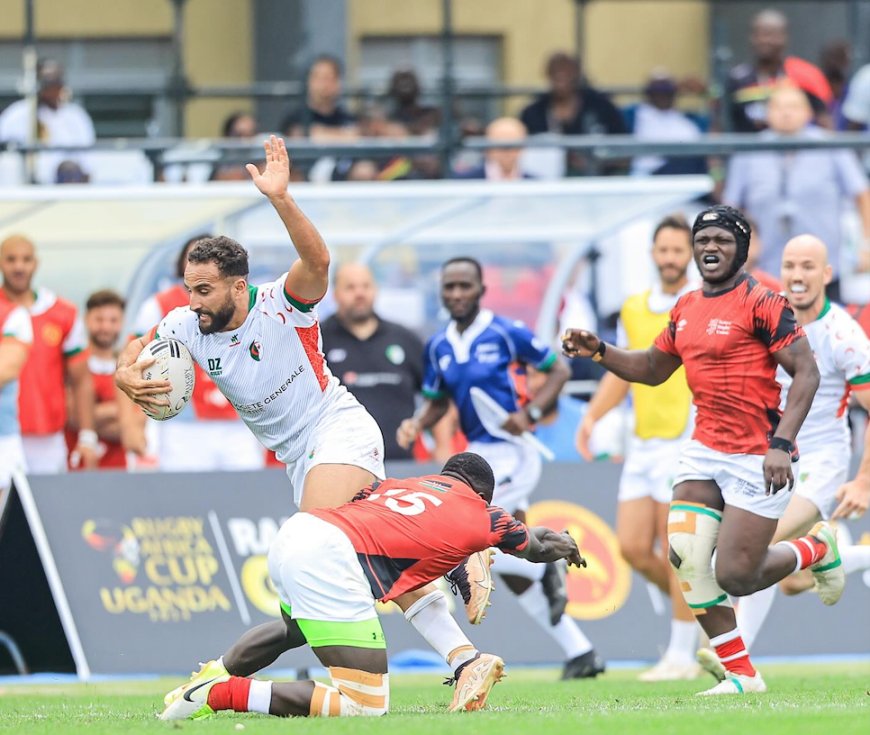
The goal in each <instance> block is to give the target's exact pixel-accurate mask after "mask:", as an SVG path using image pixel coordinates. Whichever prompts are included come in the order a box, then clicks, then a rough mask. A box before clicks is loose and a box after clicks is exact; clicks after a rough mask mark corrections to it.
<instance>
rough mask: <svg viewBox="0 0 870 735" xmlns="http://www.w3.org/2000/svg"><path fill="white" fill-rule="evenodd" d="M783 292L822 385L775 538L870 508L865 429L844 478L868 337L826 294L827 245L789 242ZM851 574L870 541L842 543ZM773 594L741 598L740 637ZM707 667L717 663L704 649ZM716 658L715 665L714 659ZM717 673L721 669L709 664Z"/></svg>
mask: <svg viewBox="0 0 870 735" xmlns="http://www.w3.org/2000/svg"><path fill="white" fill-rule="evenodd" d="M781 275H782V282H783V284H784V286H785V295H786V297H787V298H788V300H789V302H790V303H791V305H792V308H793V309H794V311H795V316H796V317H797V321H798V324H800V325H801V326H802V327H803V329H804V331H805V332H806V335H807V339H808V340H809V343H810V347H811V348H812V351H813V356H814V357H815V359H816V363H817V364H818V366H819V373H820V374H821V382H820V385H819V389H818V390H817V391H816V395H815V398H814V399H813V405H812V406H811V407H810V412H809V414H808V415H807V418H806V420H805V421H804V423H803V425H802V426H801V430H800V432H799V433H798V436H797V438H798V445H799V446H800V452H801V461H800V472H799V473H798V480H797V483H796V486H795V492H794V495H793V496H792V498H791V500H790V501H789V504H788V508H786V511H785V514H784V515H783V517H782V518H781V519H780V521H779V524H778V525H777V528H776V534H775V535H774V540H775V541H780V540H782V539H786V538H791V537H793V536H795V535H798V534H801V533H806V532H807V531H808V530H809V529H810V527H811V526H813V525H814V524H816V523H818V522H819V521H820V520H822V519H825V520H828V519H833V520H836V519H838V518H848V517H850V516H852V515H861V514H863V513H864V512H866V510H867V507H868V505H870V431H868V432H865V437H864V455H863V457H862V459H861V464H860V466H859V467H858V471H857V473H856V475H855V478H854V479H853V480H851V481H847V478H848V477H849V474H848V473H849V465H850V463H851V459H852V446H851V435H850V432H849V427H848V423H847V417H846V410H845V409H846V405H847V402H848V399H849V396H850V394H851V395H854V397H855V399H856V400H857V401H858V403H859V404H860V405H861V406H863V407H864V408H865V409H866V408H870V340H868V339H867V335H865V334H864V332H863V330H862V329H861V327H860V325H859V324H858V323H857V322H856V321H855V320H854V319H852V317H850V316H849V315H848V314H847V313H846V312H845V310H843V309H842V308H840V307H839V306H837V305H836V304H832V303H831V302H830V301H829V300H828V298H827V297H826V296H825V286H826V285H827V284H828V282H830V280H831V278H832V276H833V271H832V269H831V265H830V263H829V262H828V250H827V247H826V246H825V244H824V243H823V242H822V241H821V240H820V239H819V238H817V237H814V236H813V235H799V236H798V237H795V238H792V239H791V240H789V241H788V243H786V246H785V249H784V250H783V254H782V271H781ZM778 379H779V382H780V383H781V384H782V386H783V394H784V395H786V394H787V392H788V390H789V386H790V383H791V379H790V378H789V376H788V375H787V374H786V373H785V372H783V371H782V369H780V371H779V375H778ZM840 555H841V557H842V562H843V570H844V571H845V573H846V574H849V573H851V572H857V571H864V570H865V569H870V546H866V545H854V546H845V547H844V546H841V547H840ZM781 586H782V588H783V590H784V591H785V592H786V593H791V594H794V593H797V592H800V591H803V590H806V589H809V588H810V587H812V586H813V579H812V577H811V575H810V574H809V573H807V572H801V573H799V574H796V575H792V576H789V577H786V578H785V579H784V580H783V581H782V583H781ZM775 594H776V586H772V587H768V588H767V589H764V590H761V591H759V592H756V593H755V594H753V595H750V596H749V597H745V598H743V599H742V600H741V601H740V604H739V606H738V608H737V622H738V624H739V627H740V632H741V633H742V634H743V640H744V642H745V643H746V645H747V646H751V645H752V642H753V641H754V640H755V638H756V636H757V635H758V633H759V631H760V630H761V627H762V624H763V623H764V619H765V618H766V617H767V613H768V611H769V610H770V606H771V604H772V603H773V599H774V596H775ZM703 656H704V659H702V660H705V666H708V664H709V663H710V662H711V661H713V659H712V656H710V654H709V652H704V653H703ZM715 663H718V662H715ZM709 668H710V669H711V670H712V671H716V670H718V666H709Z"/></svg>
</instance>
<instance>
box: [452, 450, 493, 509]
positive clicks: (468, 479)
mask: <svg viewBox="0 0 870 735" xmlns="http://www.w3.org/2000/svg"><path fill="white" fill-rule="evenodd" d="M441 474H442V475H453V476H454V477H456V478H458V479H460V480H462V482H464V483H465V484H466V485H468V486H469V487H470V488H471V489H472V490H474V491H475V492H476V493H477V494H478V495H480V496H481V497H482V498H483V499H484V500H485V501H486V502H487V503H489V502H491V501H492V493H493V490H495V476H494V475H493V474H492V467H490V466H489V462H487V461H486V460H485V459H484V458H483V457H481V456H480V455H479V454H475V453H474V452H462V453H461V454H454V455H453V456H452V457H451V458H450V459H448V460H447V462H445V463H444V466H443V467H442V468H441Z"/></svg>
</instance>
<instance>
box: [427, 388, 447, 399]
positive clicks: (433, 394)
mask: <svg viewBox="0 0 870 735" xmlns="http://www.w3.org/2000/svg"><path fill="white" fill-rule="evenodd" d="M420 392H421V393H422V394H423V398H427V399H428V400H430V401H437V400H438V399H439V398H444V397H445V396H446V395H447V394H446V393H444V392H443V391H440V390H429V389H428V388H423V390H421V391H420Z"/></svg>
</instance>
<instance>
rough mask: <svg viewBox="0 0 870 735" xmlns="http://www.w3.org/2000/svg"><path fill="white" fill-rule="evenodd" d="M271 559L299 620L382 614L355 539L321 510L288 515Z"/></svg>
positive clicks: (273, 571)
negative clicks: (317, 513)
mask: <svg viewBox="0 0 870 735" xmlns="http://www.w3.org/2000/svg"><path fill="white" fill-rule="evenodd" d="M268 565H269V577H271V579H272V583H273V584H274V585H275V589H276V591H277V592H278V597H279V598H280V600H281V602H283V603H284V604H285V605H289V606H290V610H291V615H292V617H293V619H294V620H295V619H297V618H302V619H303V620H320V621H325V622H334V623H338V622H342V623H356V622H360V621H363V620H371V619H372V618H376V617H377V615H378V614H377V611H376V610H375V598H374V595H373V594H372V589H371V587H370V586H369V583H368V580H367V579H366V577H365V574H363V570H362V566H360V563H359V560H358V559H357V555H356V550H355V549H354V548H353V544H351V542H350V539H349V538H348V537H347V536H346V535H345V533H344V532H343V531H342V530H341V529H339V528H338V526H333V525H332V524H331V523H328V522H326V521H324V520H322V519H320V518H318V517H317V516H313V515H311V514H309V513H296V515H293V516H291V517H290V518H288V519H287V520H286V521H285V522H284V524H283V525H282V526H281V528H280V529H279V531H278V535H277V536H276V537H275V540H274V541H273V542H272V546H271V547H270V548H269V556H268Z"/></svg>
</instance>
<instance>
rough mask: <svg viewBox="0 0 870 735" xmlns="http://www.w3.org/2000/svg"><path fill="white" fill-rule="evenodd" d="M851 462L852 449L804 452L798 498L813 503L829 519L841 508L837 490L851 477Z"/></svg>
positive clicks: (797, 477) (798, 479)
mask: <svg viewBox="0 0 870 735" xmlns="http://www.w3.org/2000/svg"><path fill="white" fill-rule="evenodd" d="M850 461H851V456H850V452H849V450H848V448H846V449H845V450H843V449H837V448H834V447H831V448H830V449H826V450H824V451H817V452H809V453H807V454H805V453H803V452H801V461H800V472H798V471H797V470H796V471H795V480H796V484H795V495H800V496H801V497H802V498H806V499H807V500H809V501H810V502H811V503H812V504H813V505H815V506H816V508H818V509H819V513H820V514H821V516H822V518H824V519H825V520H828V519H829V518H830V517H831V513H833V512H834V509H835V508H836V507H837V490H839V489H840V485H842V484H843V483H844V482H846V480H847V479H848V477H849V463H850Z"/></svg>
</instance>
